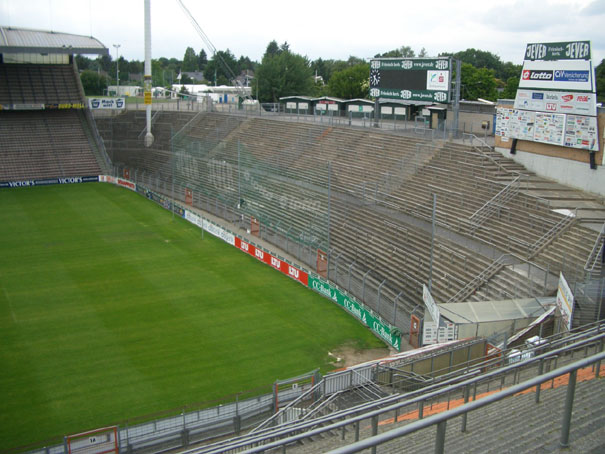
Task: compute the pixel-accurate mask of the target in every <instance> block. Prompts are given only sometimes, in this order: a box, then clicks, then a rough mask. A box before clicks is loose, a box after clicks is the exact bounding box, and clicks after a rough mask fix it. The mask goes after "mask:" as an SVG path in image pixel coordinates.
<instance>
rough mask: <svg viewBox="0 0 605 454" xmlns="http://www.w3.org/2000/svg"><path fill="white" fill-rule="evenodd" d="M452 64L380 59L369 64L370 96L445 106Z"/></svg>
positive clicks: (440, 60)
mask: <svg viewBox="0 0 605 454" xmlns="http://www.w3.org/2000/svg"><path fill="white" fill-rule="evenodd" d="M451 70H452V62H451V59H450V58H449V57H446V58H379V59H374V60H372V61H371V62H370V96H373V97H375V98H391V99H403V100H406V101H423V102H430V103H433V102H439V103H447V102H449V101H450V88H451V73H452V71H451Z"/></svg>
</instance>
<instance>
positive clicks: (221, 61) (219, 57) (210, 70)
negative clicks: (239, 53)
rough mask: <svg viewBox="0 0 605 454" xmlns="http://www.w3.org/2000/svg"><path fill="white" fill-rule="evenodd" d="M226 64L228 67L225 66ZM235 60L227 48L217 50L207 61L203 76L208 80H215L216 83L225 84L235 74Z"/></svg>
mask: <svg viewBox="0 0 605 454" xmlns="http://www.w3.org/2000/svg"><path fill="white" fill-rule="evenodd" d="M225 65H227V66H228V67H229V69H227V68H226V67H225ZM236 71H237V60H236V59H235V56H234V55H233V54H232V53H231V51H230V50H229V49H227V50H225V51H223V50H219V51H217V52H216V54H214V55H213V56H212V58H211V59H210V60H209V61H208V64H207V65H206V68H204V77H205V78H206V80H209V81H210V82H215V75H216V84H217V85H227V84H229V82H230V80H231V79H232V78H233V77H234V76H237V74H235V73H236Z"/></svg>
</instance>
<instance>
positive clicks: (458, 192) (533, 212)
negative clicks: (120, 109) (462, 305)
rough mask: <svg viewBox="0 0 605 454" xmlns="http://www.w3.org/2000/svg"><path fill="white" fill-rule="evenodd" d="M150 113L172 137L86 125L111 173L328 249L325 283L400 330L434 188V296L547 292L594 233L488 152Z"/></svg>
mask: <svg viewBox="0 0 605 454" xmlns="http://www.w3.org/2000/svg"><path fill="white" fill-rule="evenodd" d="M158 115H161V117H159V118H161V119H162V120H157V127H156V131H157V133H158V134H159V135H161V136H163V137H166V138H167V137H169V136H167V135H166V134H167V133H168V131H169V125H170V124H172V126H171V127H170V128H171V129H172V133H173V135H174V136H175V140H174V141H173V142H172V145H171V144H170V143H169V141H166V140H163V139H162V140H160V141H159V142H158V144H156V145H154V146H153V147H152V148H150V149H144V148H142V145H141V144H142V138H141V136H140V134H139V131H140V130H142V127H143V124H142V121H143V118H142V116H141V117H138V119H137V114H136V113H126V114H123V115H120V116H118V117H115V118H113V119H112V118H99V119H98V120H97V123H98V125H99V130H100V131H101V134H102V135H103V137H104V140H105V142H106V143H107V144H111V145H109V146H108V149H109V150H111V151H110V153H112V156H113V158H114V162H115V163H116V164H117V165H118V167H119V168H120V169H121V170H120V172H123V171H124V170H125V169H128V171H129V174H130V175H131V176H132V175H133V174H134V173H136V174H138V175H139V177H138V178H144V180H143V181H145V182H147V183H149V184H151V185H152V186H153V185H157V186H155V187H157V188H158V189H159V190H160V192H162V191H164V192H165V193H166V194H167V195H172V187H173V183H174V196H175V197H176V198H177V199H181V200H184V191H185V188H188V189H190V190H192V191H193V192H194V196H193V198H194V205H196V204H197V206H199V207H200V208H202V209H205V210H206V211H210V212H213V213H214V214H217V215H220V216H221V217H223V218H225V219H226V220H228V221H229V222H235V223H236V224H237V225H238V226H239V227H241V228H244V229H246V228H248V227H249V225H250V219H251V218H255V219H258V220H259V221H260V224H261V232H260V235H261V237H265V238H266V239H268V240H269V241H272V242H274V243H275V244H276V245H277V246H279V247H281V248H282V249H284V250H285V251H286V252H288V253H292V254H294V255H296V256H297V258H298V259H299V260H302V261H303V262H304V263H305V264H306V265H308V266H310V267H312V268H315V265H316V262H315V261H316V255H317V253H316V252H315V251H316V250H317V249H321V250H323V251H328V252H329V255H330V269H329V272H330V273H331V275H330V278H331V279H332V280H334V281H335V282H336V283H337V284H339V285H340V286H341V287H342V288H344V289H347V290H349V291H350V292H351V293H353V294H355V295H357V296H358V297H361V298H362V299H363V300H364V301H365V302H366V304H368V305H369V306H370V307H372V308H373V309H374V310H376V311H377V312H379V313H380V314H381V315H383V316H384V317H385V318H386V319H387V320H389V321H390V322H396V323H395V324H396V325H397V326H398V327H399V328H400V329H401V330H402V332H404V333H405V332H407V330H408V329H409V314H410V313H411V312H412V311H413V310H414V309H415V308H417V307H418V304H419V303H418V302H419V301H421V295H422V293H421V292H422V284H423V283H427V282H428V279H429V274H430V271H429V265H430V244H431V236H430V232H431V226H430V220H431V214H432V213H431V211H432V210H431V207H432V197H433V194H435V195H436V200H437V210H436V222H437V226H438V235H437V238H436V241H435V245H436V246H435V251H436V254H437V256H438V257H437V260H435V261H434V263H433V274H432V278H433V284H434V285H433V293H434V295H435V298H436V300H437V301H442V302H446V301H448V302H454V300H456V301H460V300H464V299H470V300H475V301H478V300H481V299H504V298H514V297H526V296H542V295H549V294H552V293H553V292H554V291H556V282H554V283H553V279H552V276H556V275H558V272H559V271H561V270H562V269H563V268H565V271H566V273H574V275H575V276H577V278H578V279H580V276H581V275H582V274H583V273H584V271H583V267H584V264H585V261H586V259H587V257H588V255H589V254H590V251H591V249H592V248H593V245H594V243H595V241H596V238H597V236H598V232H596V231H595V230H594V229H592V228H589V227H586V226H584V225H582V224H581V223H579V222H578V221H577V218H576V217H574V216H568V215H565V214H562V213H560V212H557V211H556V210H555V208H556V207H557V206H558V205H557V204H556V203H555V202H556V201H555V202H553V200H548V199H546V198H544V197H537V196H536V195H534V194H533V193H532V189H533V188H535V187H544V186H545V185H547V184H548V183H549V182H547V181H546V180H544V179H542V178H540V177H538V176H536V175H534V174H532V173H530V172H528V171H526V170H525V169H524V168H523V167H521V166H519V165H518V164H516V163H515V162H514V161H512V160H510V159H507V158H504V157H503V156H502V155H500V154H499V153H495V152H493V151H491V150H489V149H487V148H485V147H477V146H470V145H467V144H460V143H456V142H441V141H440V142H432V141H429V140H425V139H420V138H416V137H402V136H401V135H398V134H395V133H388V132H382V131H373V130H367V129H355V128H346V127H336V126H328V125H322V124H312V123H306V122H288V121H283V120H280V119H279V117H277V118H257V117H251V118H247V117H243V116H237V115H225V114H219V113H206V112H202V113H199V114H197V115H195V116H194V115H193V114H187V115H183V114H182V113H179V114H171V113H167V112H164V113H161V114H158ZM175 115H178V117H176V116H175ZM137 122H138V123H137ZM135 123H136V126H134V125H135ZM183 125H185V126H183ZM175 131H178V132H177V133H175ZM170 146H172V148H173V151H174V159H173V160H172V161H171V160H170V159H169V155H168V154H166V151H167V150H168V149H169V147H170ZM173 171H174V173H173ZM173 174H174V179H173V178H172V175H173ZM540 194H541V195H542V194H543V193H540ZM601 222H602V221H601ZM507 254H508V255H507ZM502 257H505V259H503V258H502ZM513 265H514V266H513ZM485 270H488V272H489V274H486V272H485ZM524 270H525V271H524ZM573 270H575V271H573ZM531 271H533V275H531ZM547 275H551V277H550V278H549V277H545V276H547ZM555 280H556V279H555ZM471 284H472V285H471ZM379 287H381V289H380V291H378V288H379ZM398 295H399V296H398ZM397 318H398V320H397Z"/></svg>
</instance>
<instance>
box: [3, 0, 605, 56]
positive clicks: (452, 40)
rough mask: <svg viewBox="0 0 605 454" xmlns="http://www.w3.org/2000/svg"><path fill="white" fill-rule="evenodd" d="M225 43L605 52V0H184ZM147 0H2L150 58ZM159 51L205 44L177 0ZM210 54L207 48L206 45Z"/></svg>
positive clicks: (299, 49)
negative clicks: (587, 48) (544, 46)
mask: <svg viewBox="0 0 605 454" xmlns="http://www.w3.org/2000/svg"><path fill="white" fill-rule="evenodd" d="M183 1H184V3H185V5H186V6H187V7H188V8H189V10H190V11H191V13H192V14H193V16H194V17H195V19H196V20H197V21H198V23H199V24H200V26H201V28H202V30H203V31H204V32H205V33H206V35H207V36H208V37H209V38H210V40H211V41H212V43H213V44H214V46H215V47H216V48H217V49H219V50H225V49H227V48H228V49H229V50H231V52H232V53H233V54H234V55H235V56H236V57H237V58H239V57H240V56H241V55H244V56H248V57H250V58H251V59H252V60H256V61H260V60H261V58H262V55H263V53H264V51H265V49H266V47H267V44H268V43H269V42H270V41H271V40H276V41H277V42H278V43H279V44H281V43H283V42H284V41H287V42H288V43H289V44H290V49H291V50H292V51H294V52H296V53H299V54H302V55H306V56H307V57H308V58H309V59H311V60H315V59H317V58H319V57H321V58H323V59H342V60H346V59H347V58H348V57H349V56H350V55H354V56H356V57H361V58H368V57H373V56H374V55H375V54H377V53H379V52H385V51H388V50H391V49H395V48H398V47H401V46H403V45H406V46H410V47H412V49H414V50H415V51H416V53H418V52H419V51H420V49H421V48H423V47H424V48H426V50H427V52H428V55H429V56H436V55H437V54H438V53H440V52H456V51H460V50H465V49H467V48H470V47H473V48H476V49H481V50H487V51H490V52H492V53H494V54H496V55H498V56H500V58H501V59H502V60H503V61H505V62H506V61H512V62H513V63H518V64H520V63H522V60H523V53H524V50H525V45H526V44H527V43H530V42H532V43H533V42H554V41H575V40H590V41H591V42H592V58H593V61H594V62H595V65H598V64H599V63H600V62H601V60H602V59H603V58H605V0H540V1H537V0H508V1H507V0H481V1H479V0H433V1H429V2H422V1H410V0H407V1H406V0H393V1H391V0H383V1H375V2H366V1H363V2H361V1H352V0H348V1H334V0H333V1H329V0H327V1H326V0H323V1H317V0H305V1H291V0H258V1H257V2H251V1H240V0H230V1H225V2H221V1H211V2H210V1H200V0H183ZM143 5H144V2H143V0H0V25H5V26H6V25H8V26H14V27H28V28H37V29H43V30H49V29H50V30H55V31H61V32H67V33H75V34H81V35H91V34H92V36H94V37H95V38H97V39H99V40H100V41H101V42H102V43H103V44H104V45H105V46H106V47H108V48H109V49H110V51H111V54H112V56H113V58H115V49H114V48H113V47H112V45H113V44H120V45H121V47H120V49H119V51H120V55H123V56H124V57H125V58H126V59H129V60H130V59H137V60H143V58H144V33H143V27H144V23H143ZM151 22H152V55H153V58H158V57H168V58H170V57H176V58H179V59H182V58H183V55H184V53H185V49H186V48H187V46H191V47H193V48H194V49H195V51H196V53H199V51H200V50H201V49H202V48H205V46H204V42H203V41H202V39H201V38H200V37H199V36H198V34H197V33H196V31H195V29H194V28H193V26H192V25H191V24H190V22H189V20H188V18H187V16H186V15H185V14H184V13H183V11H182V10H181V8H180V6H179V4H178V2H177V1H176V0H151ZM206 52H207V53H208V54H210V52H209V51H208V49H206Z"/></svg>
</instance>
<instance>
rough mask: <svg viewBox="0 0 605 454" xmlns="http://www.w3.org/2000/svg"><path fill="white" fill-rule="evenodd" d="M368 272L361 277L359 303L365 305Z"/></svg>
mask: <svg viewBox="0 0 605 454" xmlns="http://www.w3.org/2000/svg"><path fill="white" fill-rule="evenodd" d="M369 272H370V270H368V271H366V273H365V274H364V275H363V280H362V282H361V301H363V302H364V303H365V301H366V276H367V275H368V274H369Z"/></svg>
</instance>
